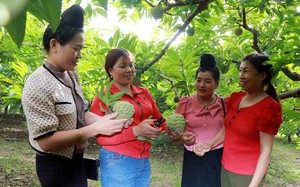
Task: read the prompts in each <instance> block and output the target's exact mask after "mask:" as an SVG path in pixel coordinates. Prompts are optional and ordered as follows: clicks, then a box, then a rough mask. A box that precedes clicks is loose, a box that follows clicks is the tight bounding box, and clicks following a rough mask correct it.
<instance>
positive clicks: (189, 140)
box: [182, 132, 196, 145]
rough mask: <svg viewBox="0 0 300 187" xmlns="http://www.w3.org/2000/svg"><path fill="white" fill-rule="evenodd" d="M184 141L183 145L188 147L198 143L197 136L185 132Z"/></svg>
mask: <svg viewBox="0 0 300 187" xmlns="http://www.w3.org/2000/svg"><path fill="white" fill-rule="evenodd" d="M182 139H183V143H185V144H186V145H194V144H195V142H196V135H195V134H194V133H191V132H184V133H183V136H182Z"/></svg>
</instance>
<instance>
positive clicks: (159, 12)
mask: <svg viewBox="0 0 300 187" xmlns="http://www.w3.org/2000/svg"><path fill="white" fill-rule="evenodd" d="M151 14H152V16H153V17H154V18H155V19H161V18H162V17H163V15H164V9H163V8H162V7H160V6H156V7H153V8H152V9H151Z"/></svg>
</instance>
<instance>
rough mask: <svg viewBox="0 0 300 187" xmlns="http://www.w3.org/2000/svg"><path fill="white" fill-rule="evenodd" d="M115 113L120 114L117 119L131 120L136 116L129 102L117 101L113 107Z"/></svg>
mask: <svg viewBox="0 0 300 187" xmlns="http://www.w3.org/2000/svg"><path fill="white" fill-rule="evenodd" d="M113 111H114V112H118V115H117V117H116V119H131V118H132V116H133V115H134V108H133V105H132V104H130V103H129V102H127V101H116V102H115V103H114V105H113Z"/></svg>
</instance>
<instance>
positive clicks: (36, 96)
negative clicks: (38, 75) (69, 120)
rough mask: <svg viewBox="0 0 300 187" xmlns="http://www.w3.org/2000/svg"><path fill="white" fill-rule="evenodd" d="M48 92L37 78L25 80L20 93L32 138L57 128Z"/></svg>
mask: <svg viewBox="0 0 300 187" xmlns="http://www.w3.org/2000/svg"><path fill="white" fill-rule="evenodd" d="M40 82H42V81H40ZM49 89H50V88H49ZM49 92H50V91H48V90H45V88H44V86H41V83H39V81H38V79H31V80H30V81H29V80H28V81H27V82H26V84H25V87H24V90H23V93H22V105H23V108H24V112H25V115H26V119H27V125H28V129H29V131H30V134H31V135H32V136H33V138H34V139H36V138H38V137H40V136H42V135H45V134H47V133H49V132H54V131H57V129H58V125H59V119H58V118H57V116H56V113H55V105H54V103H53V102H52V101H51V94H49Z"/></svg>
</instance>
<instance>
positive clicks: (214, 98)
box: [197, 94, 217, 108]
mask: <svg viewBox="0 0 300 187" xmlns="http://www.w3.org/2000/svg"><path fill="white" fill-rule="evenodd" d="M197 98H198V101H199V102H200V103H201V104H202V105H203V106H205V107H206V108H207V107H209V106H211V105H212V104H214V103H215V102H216V100H217V98H216V96H215V95H212V99H211V100H210V101H209V102H208V103H206V104H205V103H203V101H201V100H200V97H199V95H198V94H197Z"/></svg>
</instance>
